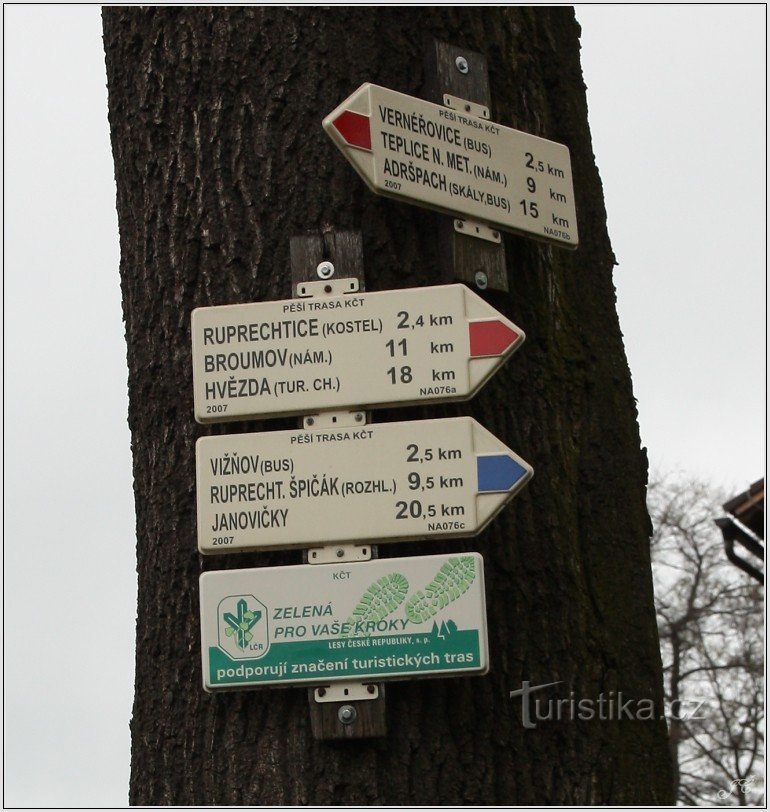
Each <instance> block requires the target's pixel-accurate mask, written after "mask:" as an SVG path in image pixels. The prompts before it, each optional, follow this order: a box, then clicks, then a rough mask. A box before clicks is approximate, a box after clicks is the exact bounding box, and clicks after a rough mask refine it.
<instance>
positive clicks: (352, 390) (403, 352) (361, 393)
mask: <svg viewBox="0 0 770 812" xmlns="http://www.w3.org/2000/svg"><path fill="white" fill-rule="evenodd" d="M523 341H524V332H523V331H522V330H521V329H520V328H519V327H517V326H516V325H515V324H513V322H511V321H509V320H508V319H506V318H505V317H504V316H503V315H501V314H500V313H498V312H497V311H496V310H495V309H494V308H492V307H490V306H489V305H488V304H487V303H486V302H485V301H484V300H483V299H482V298H481V297H480V296H477V295H476V294H475V293H473V292H472V291H471V290H469V289H468V288H467V287H465V286H464V285H442V286H438V287H429V288H408V289H405V290H389V291H383V292H378V293H351V294H347V295H342V296H328V297H320V298H313V299H304V300H303V299H290V300H285V301H271V302H258V303H255V304H243V305H226V306H222V307H205V308H199V309H197V310H194V311H193V314H192V354H193V386H194V400H195V419H196V420H198V421H199V422H201V423H211V422H215V421H222V420H238V419H244V418H246V417H266V416H277V415H290V414H307V413H309V412H313V411H316V410H323V409H337V408H344V407H348V406H349V407H356V408H367V407H370V406H395V405H401V404H405V403H432V402H436V401H445V400H467V399H468V398H470V397H472V396H473V395H474V394H475V392H476V391H477V390H478V389H479V388H480V387H481V386H482V385H483V384H484V382H485V381H486V380H487V379H488V378H489V377H490V376H491V375H492V374H493V373H494V371H495V370H496V369H497V368H498V367H499V366H500V365H501V364H502V363H503V361H505V360H506V359H507V358H508V357H509V356H510V355H511V354H512V353H513V352H514V351H515V350H516V349H518V347H519V346H521V344H522V343H523Z"/></svg>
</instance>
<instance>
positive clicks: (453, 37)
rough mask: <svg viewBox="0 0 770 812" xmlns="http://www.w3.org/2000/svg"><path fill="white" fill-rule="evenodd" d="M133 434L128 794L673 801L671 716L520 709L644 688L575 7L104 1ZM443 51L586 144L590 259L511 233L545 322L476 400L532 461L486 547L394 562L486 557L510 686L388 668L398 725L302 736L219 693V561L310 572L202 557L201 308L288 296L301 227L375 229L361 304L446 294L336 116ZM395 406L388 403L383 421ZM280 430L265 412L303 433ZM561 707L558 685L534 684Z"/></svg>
mask: <svg viewBox="0 0 770 812" xmlns="http://www.w3.org/2000/svg"><path fill="white" fill-rule="evenodd" d="M103 20H104V44H105V50H106V60H107V74H108V86H109V120H110V126H111V130H112V143H113V152H114V158H115V174H116V181H117V207H118V215H119V224H120V240H121V265H120V273H121V280H122V290H123V300H124V317H125V322H126V341H127V345H128V365H129V423H130V428H131V432H132V447H133V455H134V477H135V486H134V488H135V498H136V513H137V569H138V577H139V602H138V620H137V652H136V696H135V704H134V713H133V719H132V721H131V733H132V745H133V750H132V773H131V786H130V801H131V802H132V803H134V804H148V805H155V804H180V805H185V804H195V805H197V804H235V805H241V804H264V803H270V804H307V803H314V804H374V803H378V804H464V803H475V804H538V803H546V804H660V803H669V802H671V801H672V796H671V786H672V782H671V768H670V758H669V754H668V751H667V744H666V729H665V722H664V721H661V720H660V719H658V720H655V721H650V722H648V721H628V720H623V721H612V722H608V721H605V722H600V721H566V720H564V721H561V722H559V721H543V722H540V723H538V725H537V728H536V729H525V728H524V727H523V726H522V722H521V708H520V704H517V702H519V703H520V700H515V701H514V700H511V699H509V696H508V695H509V692H510V691H511V690H514V689H516V688H519V687H520V686H521V683H522V680H530V681H531V682H532V683H533V684H539V683H545V682H553V681H557V680H562V681H563V684H562V685H561V686H560V687H559V688H557V689H552V691H553V692H552V693H551V694H550V695H551V696H554V697H556V696H560V697H566V696H568V695H569V691H574V695H575V696H576V697H594V698H596V697H598V696H599V694H600V693H601V692H604V694H605V696H607V695H609V692H611V691H615V692H617V691H619V690H620V691H622V692H623V695H624V697H633V698H636V699H641V698H644V699H652V700H654V701H655V703H656V705H657V707H658V708H659V709H660V710H661V713H662V709H661V708H660V705H661V702H662V699H661V697H662V694H661V664H660V654H659V650H658V638H657V631H656V627H655V613H654V610H653V600H652V586H651V578H650V560H649V546H648V537H649V531H650V528H649V520H648V516H647V511H646V508H645V498H644V497H645V482H646V457H645V454H644V451H643V450H640V443H639V433H638V428H637V424H636V411H635V404H634V399H633V396H632V391H631V383H630V376H629V371H628V367H627V363H626V360H625V355H624V350H623V345H622V340H621V334H620V330H619V327H618V320H617V316H616V312H615V306H614V303H615V299H614V288H613V284H612V268H613V254H612V250H611V247H610V243H609V239H608V236H607V232H606V216H605V210H604V203H603V198H602V189H601V183H600V180H599V176H598V173H597V169H596V166H595V164H594V158H593V154H592V150H591V140H590V133H589V129H588V123H587V110H586V99H585V90H584V85H583V80H582V75H581V70H580V63H579V41H578V38H579V27H578V25H577V23H576V21H575V19H574V14H573V12H572V10H571V9H568V8H545V7H540V8H523V7H518V8H486V9H478V8H457V7H455V8H452V7H446V8H408V7H407V8H397V9H396V8H387V7H385V8H374V9H373V8H368V9H363V8H344V7H336V8H330V9H321V8H309V7H304V8H289V9H287V8H278V7H265V8H243V7H241V8H203V7H198V8H173V7H164V8H149V9H148V8H120V7H112V8H105V10H104V13H103ZM432 38H436V39H439V40H442V41H446V42H451V43H453V44H456V45H460V46H463V47H467V48H470V49H472V50H476V51H480V52H483V53H484V54H485V55H486V56H487V58H488V59H489V65H490V81H491V88H492V99H493V106H492V118H493V120H495V121H499V122H500V123H502V124H505V125H508V126H513V127H517V128H519V129H523V130H526V131H528V132H531V133H534V134H537V135H541V136H543V137H546V138H549V139H551V140H555V141H559V142H562V143H565V144H567V145H568V146H569V148H570V150H571V153H572V166H573V173H574V179H575V191H576V199H577V209H578V220H579V229H580V238H581V244H580V248H579V249H578V250H577V252H575V253H571V252H568V251H564V250H560V249H556V248H553V249H552V248H549V247H547V246H545V245H543V244H540V243H537V242H534V241H532V240H527V239H523V238H513V237H506V242H507V248H508V250H507V255H508V275H509V284H510V291H511V292H510V295H505V296H503V295H501V294H497V295H495V294H490V296H489V297H488V298H489V299H490V301H491V302H492V303H493V304H494V305H495V306H496V307H498V309H500V310H502V311H503V312H504V313H505V314H506V315H508V316H509V317H510V318H512V319H513V320H514V321H515V322H516V323H517V324H520V325H521V326H522V327H523V328H524V329H525V330H526V331H527V335H528V340H527V342H526V344H525V345H524V347H523V349H522V350H521V351H520V352H519V353H517V355H516V356H515V357H514V358H513V359H512V361H511V362H510V363H509V364H507V365H506V366H505V368H504V369H503V371H502V372H501V373H499V374H498V375H497V376H496V377H495V378H494V379H493V380H492V382H490V383H489V384H488V385H487V386H486V387H485V388H484V389H483V391H482V393H481V394H480V395H478V396H477V397H476V398H475V400H474V401H472V402H471V403H468V404H461V405H458V406H445V407H432V408H424V409H420V408H409V409H401V410H398V412H397V415H398V418H399V419H415V418H419V417H429V416H430V417H438V416H451V415H456V414H470V415H472V416H474V417H476V418H477V419H478V420H480V422H481V423H482V424H483V425H485V426H486V427H487V428H488V429H489V430H491V431H492V432H493V433H495V434H496V435H497V436H499V437H500V438H501V439H502V440H503V441H504V442H506V443H507V444H508V445H510V446H511V447H512V448H514V449H515V450H516V451H518V452H519V453H520V454H521V455H522V456H523V457H524V458H525V459H527V460H528V461H530V462H531V463H532V464H533V466H534V467H535V472H536V474H535V479H534V480H533V482H532V483H531V484H530V485H529V486H528V488H527V489H526V490H525V491H524V493H523V494H522V495H520V496H519V497H518V498H517V499H516V500H514V502H513V504H512V505H511V506H509V507H508V508H507V509H506V510H505V511H504V512H503V514H502V515H501V516H500V517H499V518H498V519H497V520H496V521H495V522H494V523H493V524H492V526H491V527H490V528H489V529H488V530H487V531H486V532H485V533H484V534H483V535H481V536H480V537H478V538H477V539H472V540H467V541H464V542H458V541H452V542H445V543H437V544H431V546H430V550H427V549H426V547H425V545H420V544H418V543H412V544H403V545H390V546H389V547H386V548H381V553H382V555H383V556H386V557H392V556H401V555H411V554H414V553H418V552H419V553H425V552H436V553H441V552H452V551H458V550H462V549H468V550H479V551H480V552H482V553H483V555H484V558H485V562H486V579H487V601H488V615H489V625H490V649H491V660H492V668H491V672H490V673H489V674H488V675H487V676H485V677H482V678H462V679H460V678H447V679H440V680H429V681H421V682H420V681H414V682H402V683H395V684H391V686H390V687H389V690H388V694H387V702H388V720H389V734H388V737H387V739H386V740H367V741H364V742H356V743H350V742H343V743H334V744H330V743H325V742H316V741H314V740H313V739H312V737H311V733H310V725H309V720H308V708H307V695H306V691H305V690H302V689H296V688H291V689H287V690H263V691H255V692H234V693H230V694H224V695H213V696H210V695H207V694H205V693H204V692H203V690H202V689H201V675H200V654H199V646H200V631H199V620H198V576H199V573H200V572H201V570H202V569H204V568H205V569H225V568H229V567H245V566H263V565H266V564H277V563H297V562H298V556H297V554H296V553H283V554H281V553H271V554H241V555H234V556H230V557H228V556H220V557H215V558H211V559H207V560H206V561H205V562H204V561H202V559H201V558H200V557H199V555H198V553H197V549H196V528H195V484H194V442H195V440H196V438H197V437H199V436H201V435H202V434H206V433H221V432H225V431H226V432H235V431H246V430H260V429H262V428H264V427H265V424H264V423H259V422H254V421H253V422H249V423H239V424H229V425H227V426H226V427H225V428H222V427H218V426H213V427H209V428H202V427H200V426H198V425H196V423H195V422H194V420H193V406H192V375H191V360H190V329H189V325H190V312H191V310H192V309H193V308H194V307H197V306H207V305H218V304H227V303H237V302H249V301H258V300H263V299H275V298H287V297H289V296H290V287H289V239H290V238H291V237H292V236H294V235H299V234H306V233H319V231H321V230H323V229H325V228H328V227H334V228H337V229H354V230H355V229H360V230H361V231H362V233H363V240H364V254H365V263H366V273H367V285H368V288H369V289H370V290H378V289H388V288H398V287H409V286H416V285H425V284H436V283H440V282H442V281H443V280H442V279H441V277H440V273H439V270H438V255H439V250H438V246H437V245H436V240H435V237H434V235H435V232H436V228H435V226H436V218H437V215H435V214H431V213H429V212H425V211H421V210H419V209H417V208H415V207H413V206H408V205H405V204H400V203H395V202H392V201H388V200H385V199H382V198H378V197H376V196H374V195H373V194H371V193H370V192H369V191H368V190H367V189H366V188H365V186H364V184H363V183H362V182H361V181H360V179H359V178H358V177H357V176H356V175H355V173H354V172H353V170H352V168H351V167H350V166H348V165H347V163H346V161H345V160H344V159H343V158H342V157H341V156H340V155H339V154H338V152H337V150H336V149H335V147H334V146H333V145H332V143H331V141H330V140H329V139H328V138H327V136H326V135H325V134H324V133H323V131H322V129H321V125H320V122H321V119H322V118H323V116H324V115H326V114H327V113H328V112H330V111H331V110H332V109H333V108H334V107H335V106H336V105H337V104H338V103H339V102H340V101H342V100H343V99H344V98H346V97H347V96H348V95H349V94H350V93H351V92H352V91H353V90H354V89H355V88H357V87H358V86H359V85H360V84H361V83H362V82H364V81H372V82H375V83H377V84H381V85H384V86H386V87H390V88H393V89H395V90H398V91H401V92H404V93H407V94H410V95H421V93H420V91H421V86H422V83H423V58H424V54H425V50H426V48H427V47H428V46H429V43H430V41H431V39H432ZM395 415H396V412H395V411H394V412H390V413H387V414H383V413H379V414H377V415H376V419H377V420H382V419H393V418H394V416H395ZM294 425H295V423H294V421H280V420H279V421H271V422H270V425H269V427H270V428H293V427H294ZM545 695H546V694H543V696H545Z"/></svg>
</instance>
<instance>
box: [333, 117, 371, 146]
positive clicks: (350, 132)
mask: <svg viewBox="0 0 770 812" xmlns="http://www.w3.org/2000/svg"><path fill="white" fill-rule="evenodd" d="M332 124H333V125H334V127H335V129H336V130H337V132H338V133H339V134H340V135H341V136H342V137H343V138H344V139H345V141H347V143H348V144H350V145H351V146H353V147H360V148H361V149H371V148H372V135H371V132H370V131H369V116H362V115H361V114H360V113H354V112H353V111H352V110H345V111H343V112H342V113H340V114H339V115H338V116H337V118H335V119H334V121H332Z"/></svg>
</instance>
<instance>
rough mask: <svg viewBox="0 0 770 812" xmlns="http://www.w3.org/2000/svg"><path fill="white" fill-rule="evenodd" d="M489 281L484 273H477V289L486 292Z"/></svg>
mask: <svg viewBox="0 0 770 812" xmlns="http://www.w3.org/2000/svg"><path fill="white" fill-rule="evenodd" d="M488 284H489V280H488V279H487V275H486V274H485V273H484V271H476V287H477V288H478V289H479V290H486V288H487V285H488Z"/></svg>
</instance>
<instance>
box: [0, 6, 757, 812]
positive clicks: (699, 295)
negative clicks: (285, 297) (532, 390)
mask: <svg viewBox="0 0 770 812" xmlns="http://www.w3.org/2000/svg"><path fill="white" fill-rule="evenodd" d="M577 16H578V19H579V21H580V22H581V24H582V25H583V38H582V48H583V50H582V59H583V69H584V75H585V81H586V84H587V86H588V101H589V122H590V125H591V130H592V134H593V141H594V151H595V154H596V157H597V163H598V166H599V171H600V173H601V176H602V181H603V184H604V191H605V197H606V202H607V209H608V212H609V230H610V236H611V238H612V242H613V246H614V249H615V253H616V255H617V259H618V262H619V267H618V268H617V269H616V273H615V280H616V285H617V288H618V309H619V313H620V320H621V327H622V330H623V333H624V336H625V343H626V350H627V353H628V358H629V363H630V367H631V371H632V375H633V382H634V390H635V395H636V398H637V399H638V401H639V413H640V425H641V432H642V441H643V443H644V445H646V446H647V448H648V449H649V455H650V459H651V462H652V465H653V467H656V468H659V469H664V470H676V471H681V472H682V473H684V474H693V475H695V476H699V477H703V478H707V479H709V480H711V481H712V482H713V483H715V484H717V485H720V486H723V487H724V488H725V489H726V490H727V491H728V492H730V493H732V492H737V490H739V489H744V488H746V487H747V486H748V485H749V483H750V482H752V481H754V480H756V479H758V478H760V477H761V476H763V475H764V459H765V434H764V431H765V358H766V354H765V312H766V311H765V134H764V133H765V130H764V128H765V114H766V107H765V98H766V96H765V79H764V77H765V62H764V58H765V30H766V29H765V9H764V7H763V6H761V5H753V6H746V5H743V6H739V5H731V6H729V7H727V6H713V5H712V6H692V5H689V6H678V7H673V8H672V7H669V6H663V5H658V6H653V7H640V6H636V7H632V8H629V7H619V6H615V7H607V6H599V5H594V6H590V7H584V6H579V7H578V10H577ZM4 39H5V66H4V67H5V72H4V75H5V204H6V208H5V272H4V281H5V297H6V298H5V302H4V319H5V322H4V339H5V352H4V362H5V386H6V389H5V392H6V399H5V410H6V411H5V474H6V476H5V510H6V512H5V659H4V671H5V728H6V731H5V732H6V739H5V799H4V800H5V805H6V806H20V805H22V806H24V805H26V806H31V805H34V806H78V805H80V806H87V805H108V806H109V805H113V806H120V805H124V804H125V803H126V802H127V784H128V765H129V733H128V722H129V718H130V714H131V703H132V692H133V667H134V617H135V601H136V573H135V557H134V544H135V540H134V515H133V492H132V477H131V458H130V437H129V433H128V428H127V425H126V413H127V398H126V379H127V370H126V361H125V355H126V350H125V343H124V339H123V324H122V316H121V306H120V287H119V277H118V261H119V251H118V236H117V218H116V214H115V187H114V176H113V167H112V156H111V153H110V143H109V132H108V126H107V112H106V111H107V100H106V89H105V83H106V77H105V71H104V56H103V52H102V43H101V20H100V10H99V8H98V7H96V6H88V7H66V8H63V7H53V6H36V7H33V6H27V7H23V6H10V7H8V6H7V7H6V8H5V38H4ZM372 79H373V80H376V77H372ZM38 610H41V611H40V612H38Z"/></svg>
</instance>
